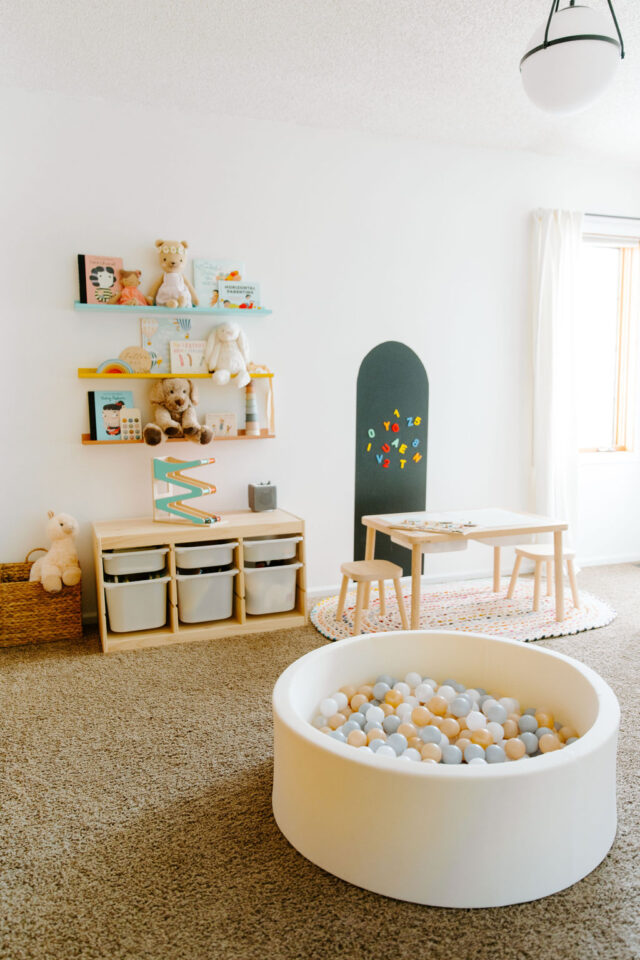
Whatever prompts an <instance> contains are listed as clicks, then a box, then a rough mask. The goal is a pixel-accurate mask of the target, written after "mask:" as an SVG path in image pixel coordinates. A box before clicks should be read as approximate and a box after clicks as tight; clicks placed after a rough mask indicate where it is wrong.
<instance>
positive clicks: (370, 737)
mask: <svg viewBox="0 0 640 960" xmlns="http://www.w3.org/2000/svg"><path fill="white" fill-rule="evenodd" d="M386 739H387V735H386V733H385V732H384V730H379V729H378V728H377V727H376V728H374V729H373V730H369V731H368V732H367V743H368V744H369V746H371V744H372V743H373V741H374V740H383V741H385V742H386Z"/></svg>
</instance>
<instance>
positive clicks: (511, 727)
mask: <svg viewBox="0 0 640 960" xmlns="http://www.w3.org/2000/svg"><path fill="white" fill-rule="evenodd" d="M502 729H503V730H504V736H505V740H510V739H511V738H512V737H517V736H518V734H519V733H520V728H519V726H518V724H517V723H516V722H515V721H514V720H505V722H504V723H503V724H502Z"/></svg>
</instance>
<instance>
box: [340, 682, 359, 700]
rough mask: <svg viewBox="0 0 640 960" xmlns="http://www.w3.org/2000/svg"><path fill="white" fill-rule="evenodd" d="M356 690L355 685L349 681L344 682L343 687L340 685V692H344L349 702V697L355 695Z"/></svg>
mask: <svg viewBox="0 0 640 960" xmlns="http://www.w3.org/2000/svg"><path fill="white" fill-rule="evenodd" d="M357 692H358V689H357V687H354V686H353V685H352V684H350V683H348V684H346V685H345V686H344V687H340V693H344V695H345V697H346V698H347V700H348V701H349V702H351V698H352V697H355V695H356V693H357Z"/></svg>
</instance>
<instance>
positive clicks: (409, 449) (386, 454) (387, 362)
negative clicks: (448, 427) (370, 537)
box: [353, 340, 429, 576]
mask: <svg viewBox="0 0 640 960" xmlns="http://www.w3.org/2000/svg"><path fill="white" fill-rule="evenodd" d="M428 417H429V381H428V379H427V373H426V371H425V369H424V366H423V365H422V361H421V360H420V358H419V357H418V356H417V354H415V353H414V352H413V350H411V349H410V348H409V347H407V346H406V345H405V344H404V343H399V342H398V341H397V340H387V341H386V342H385V343H380V344H378V346H377V347H374V348H373V350H371V351H370V352H369V353H368V354H367V355H366V357H365V358H364V360H363V361H362V363H361V365H360V371H359V373H358V395H357V405H356V496H355V515H354V530H353V556H354V559H356V560H362V559H363V558H364V550H365V538H366V529H365V527H364V526H363V525H362V523H361V518H362V517H363V516H366V515H368V514H372V513H404V512H407V513H409V512H413V511H415V510H424V509H425V507H426V500H427V423H428ZM375 555H376V557H377V558H382V559H384V560H391V561H392V562H393V563H397V564H399V565H400V566H401V567H402V569H403V572H404V574H405V576H408V575H409V574H410V573H411V555H410V553H409V551H408V550H406V549H405V548H404V547H399V546H397V545H396V544H395V543H391V540H390V538H389V537H386V536H382V535H381V534H378V535H377V536H376V554H375Z"/></svg>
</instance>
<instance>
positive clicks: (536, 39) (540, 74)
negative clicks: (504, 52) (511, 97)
mask: <svg viewBox="0 0 640 960" xmlns="http://www.w3.org/2000/svg"><path fill="white" fill-rule="evenodd" d="M607 3H608V5H609V10H610V12H611V18H609V17H607V16H606V15H605V14H604V12H601V11H599V10H594V9H593V8H591V7H587V6H583V5H576V4H575V2H574V0H570V3H569V6H568V7H563V8H562V9H561V10H560V9H558V8H559V5H560V0H552V3H551V10H550V12H549V17H548V19H547V22H546V24H543V25H542V26H541V27H540V28H539V29H538V30H536V32H535V33H534V34H533V36H532V37H531V39H530V41H529V43H528V45H527V52H526V53H525V55H524V56H523V58H522V60H521V61H520V73H521V75H522V83H523V86H524V89H525V92H526V93H527V95H528V97H529V98H530V99H531V100H532V101H533V103H535V105H536V106H537V107H540V108H541V109H542V110H546V111H547V112H549V113H558V114H562V113H576V112H577V111H579V110H584V108H585V107H588V106H589V105H590V104H591V103H593V101H594V100H596V99H597V98H598V97H599V96H600V94H601V93H602V92H603V91H604V90H605V89H606V87H607V86H608V85H609V83H610V82H611V80H612V79H613V77H614V74H615V72H616V70H617V68H618V64H619V62H620V60H621V59H622V58H623V57H624V44H623V42H622V35H621V33H620V28H619V26H618V21H617V20H616V15H615V13H614V10H613V4H612V3H611V0H607Z"/></svg>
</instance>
